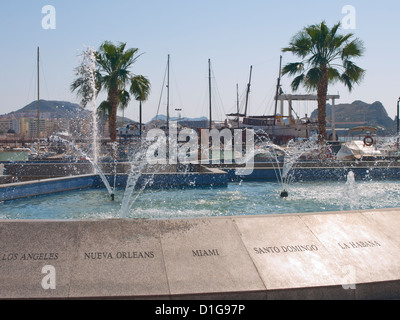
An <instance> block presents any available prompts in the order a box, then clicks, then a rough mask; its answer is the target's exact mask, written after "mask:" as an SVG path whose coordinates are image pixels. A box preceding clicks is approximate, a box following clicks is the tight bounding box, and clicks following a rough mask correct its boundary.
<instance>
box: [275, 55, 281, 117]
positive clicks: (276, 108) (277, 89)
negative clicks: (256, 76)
mask: <svg viewBox="0 0 400 320" xmlns="http://www.w3.org/2000/svg"><path fill="white" fill-rule="evenodd" d="M281 77H282V56H281V57H280V62H279V77H278V83H277V85H276V95H275V112H274V125H275V124H276V114H277V112H278V96H279V89H280V87H281Z"/></svg>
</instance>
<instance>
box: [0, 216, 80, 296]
mask: <svg viewBox="0 0 400 320" xmlns="http://www.w3.org/2000/svg"><path fill="white" fill-rule="evenodd" d="M76 236H77V226H76V224H74V223H70V222H63V223H54V222H41V223H37V222H31V221H27V222H14V221H6V222H1V223H0V298H6V299H13V298H21V297H29V298H57V297H67V296H68V291H69V280H70V275H71V270H72V268H73V265H72V261H73V259H72V258H73V254H74V247H75V243H76ZM47 266H52V267H53V268H54V269H53V270H51V269H49V268H48V267H47ZM50 276H51V277H53V276H54V277H55V278H54V277H53V278H51V279H50V278H48V277H50ZM53 280H54V281H53ZM42 282H43V284H44V286H43V285H42ZM53 283H54V284H55V288H54V286H51V287H50V285H49V284H53ZM53 288H54V289H53Z"/></svg>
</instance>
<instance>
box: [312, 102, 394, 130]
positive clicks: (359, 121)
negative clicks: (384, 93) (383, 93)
mask: <svg viewBox="0 0 400 320" xmlns="http://www.w3.org/2000/svg"><path fill="white" fill-rule="evenodd" d="M317 116H318V112H317V110H314V111H313V113H312V114H311V117H312V118H317ZM326 116H327V120H328V121H329V122H330V121H331V119H332V106H331V105H330V104H327V105H326ZM335 122H336V127H337V128H353V127H356V126H361V125H369V126H374V127H377V128H378V129H379V134H381V135H384V134H388V135H389V134H393V133H395V130H396V122H395V120H393V119H391V118H390V117H389V115H388V113H387V112H386V109H385V107H384V106H383V104H382V103H381V102H379V101H377V102H374V103H372V104H368V103H365V102H363V101H359V100H357V101H354V102H353V103H351V104H346V103H343V104H337V105H336V106H335Z"/></svg>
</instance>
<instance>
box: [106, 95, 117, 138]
mask: <svg viewBox="0 0 400 320" xmlns="http://www.w3.org/2000/svg"><path fill="white" fill-rule="evenodd" d="M108 103H109V104H110V106H111V113H110V117H109V128H110V139H111V142H116V141H117V111H118V90H114V89H110V91H109V93H108Z"/></svg>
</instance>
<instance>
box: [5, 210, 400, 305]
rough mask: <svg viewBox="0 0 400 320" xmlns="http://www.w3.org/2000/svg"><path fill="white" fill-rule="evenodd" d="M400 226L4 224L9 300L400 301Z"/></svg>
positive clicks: (381, 216)
mask: <svg viewBox="0 0 400 320" xmlns="http://www.w3.org/2000/svg"><path fill="white" fill-rule="evenodd" d="M399 225H400V209H384V210H365V211H352V212H340V213H338V212H332V213H315V214H310V213H308V214H290V215H271V216H243V217H219V218H205V219H187V220H167V221H163V220H151V221H149V220H118V219H114V220H94V221H0V283H1V285H0V298H1V299H91V298H96V299H113V298H115V299H119V298H121V299H151V300H153V299H173V300H174V299H180V300H182V299H208V300H214V299H218V300H222V299H231V300H245V299H258V300H264V299H351V300H353V299H396V298H400V237H399V235H398V232H397V230H398V226H399ZM45 266H51V267H53V269H51V268H50V269H43V268H44V267H45ZM52 275H54V278H51V276H52ZM53 281H54V284H55V285H56V288H55V289H52V288H51V285H52V284H53ZM354 285H355V289H354ZM343 286H344V287H343ZM46 287H47V288H46ZM345 288H347V290H345Z"/></svg>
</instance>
